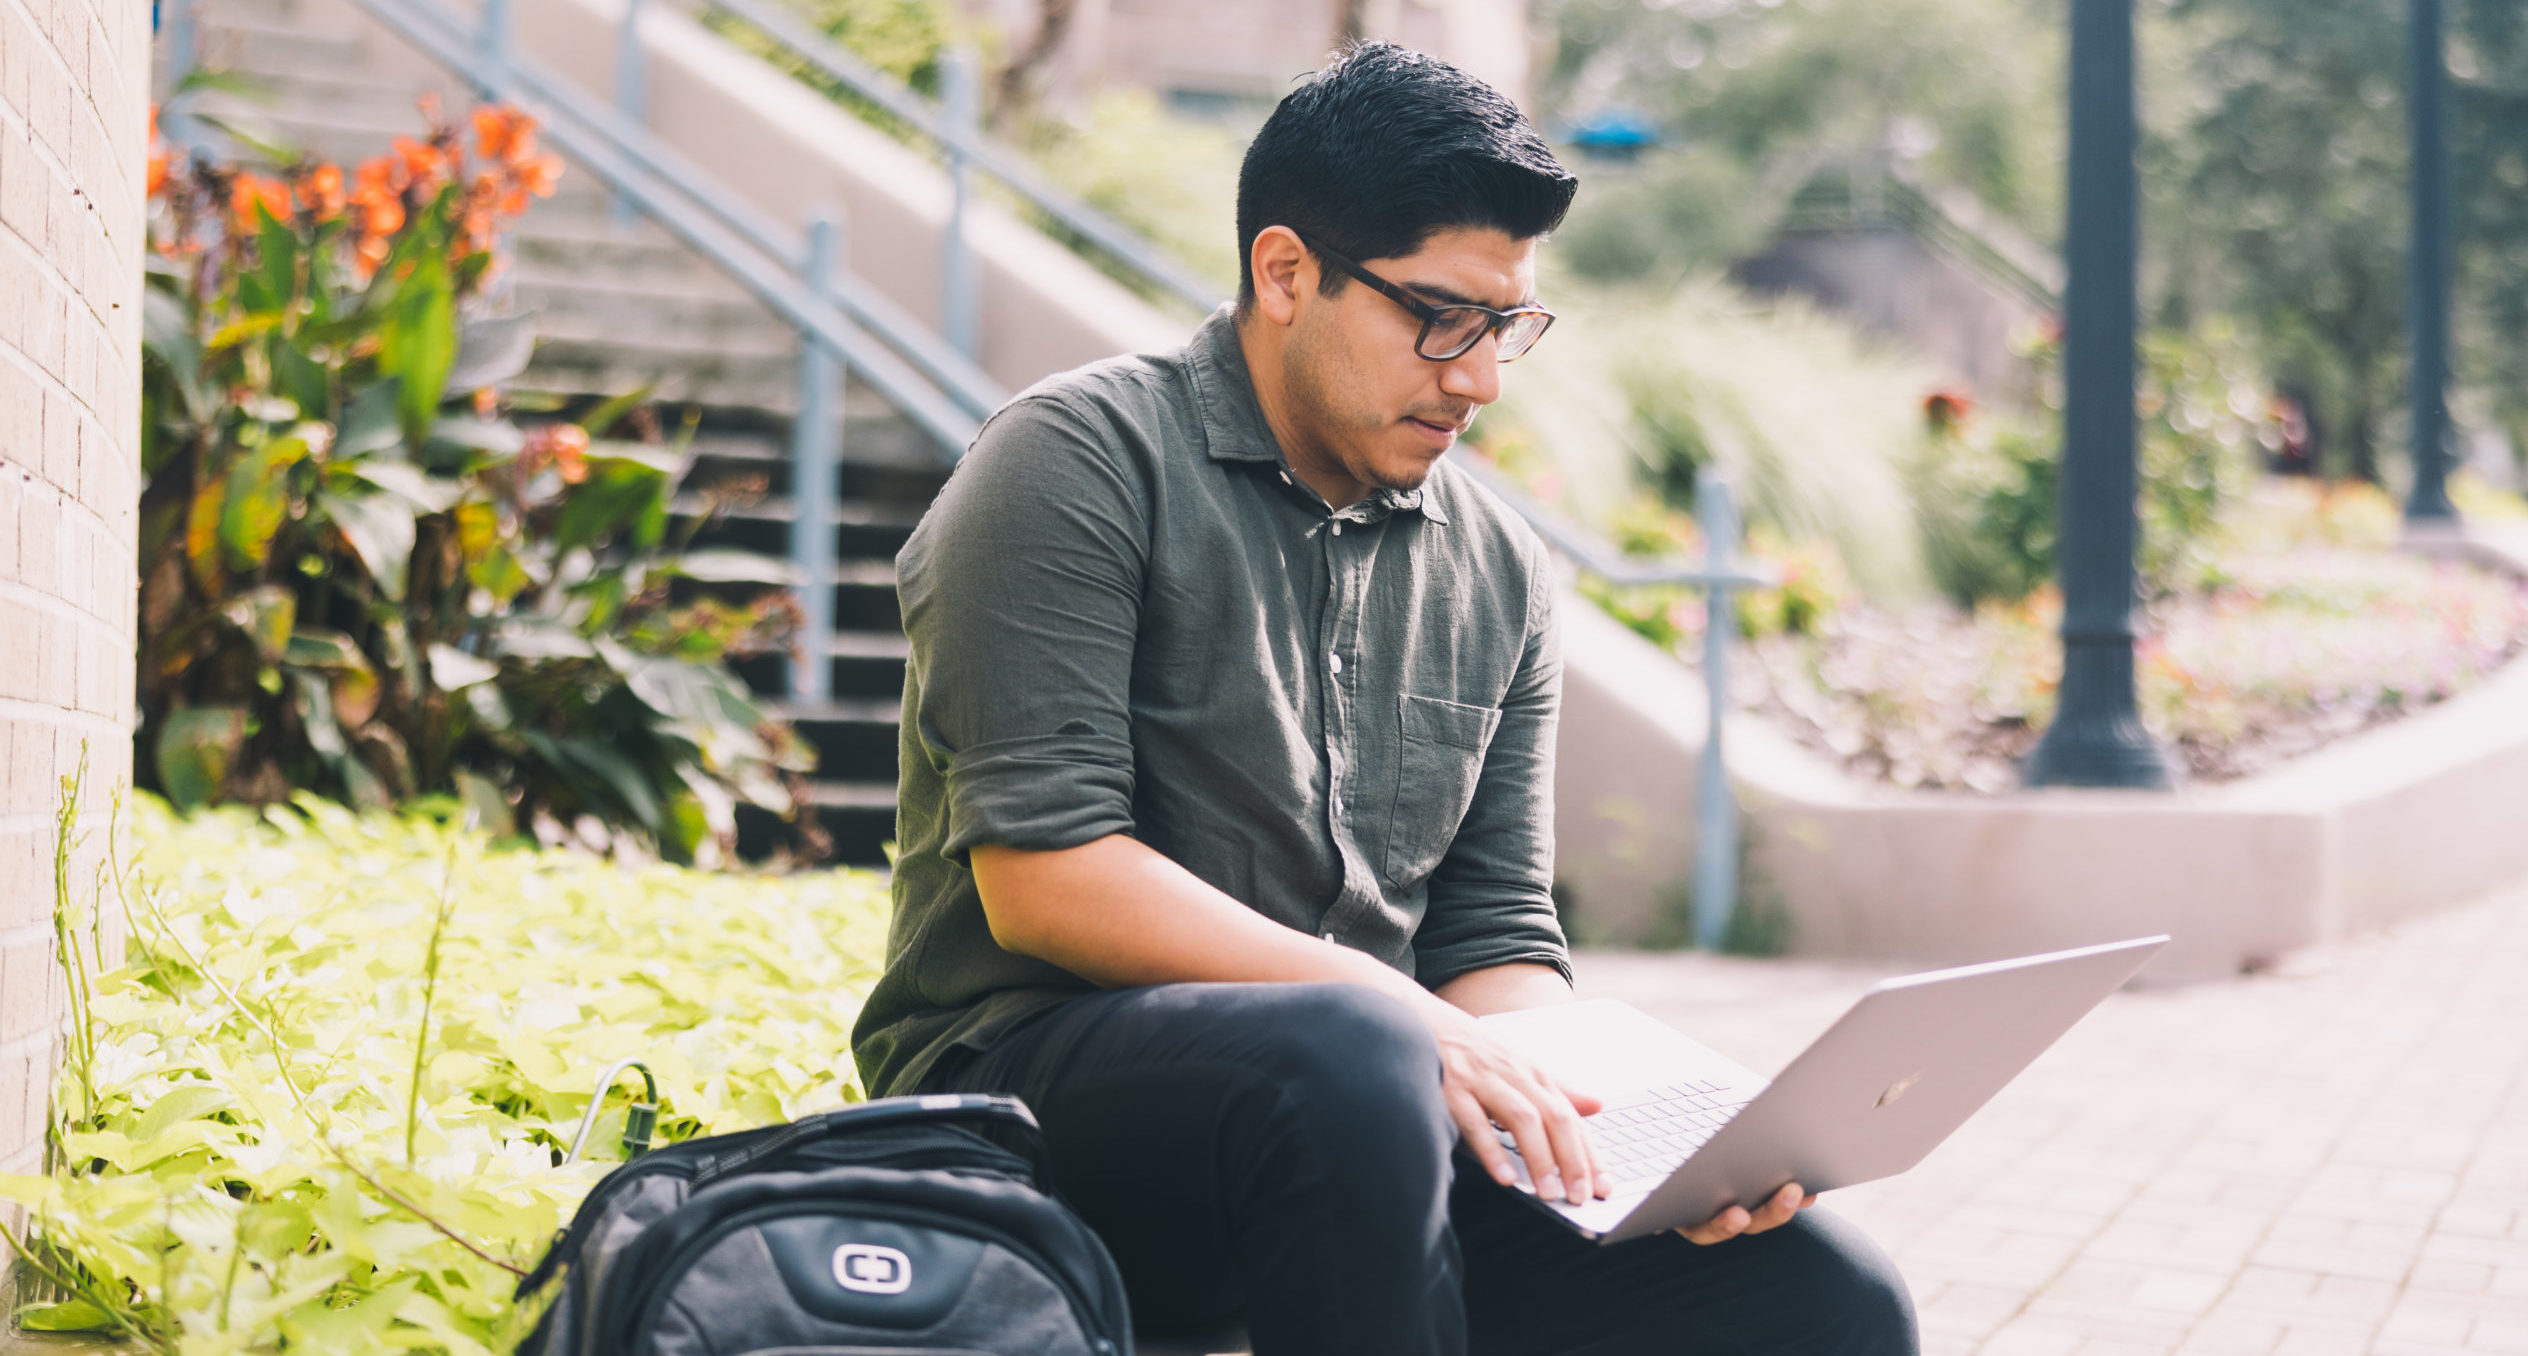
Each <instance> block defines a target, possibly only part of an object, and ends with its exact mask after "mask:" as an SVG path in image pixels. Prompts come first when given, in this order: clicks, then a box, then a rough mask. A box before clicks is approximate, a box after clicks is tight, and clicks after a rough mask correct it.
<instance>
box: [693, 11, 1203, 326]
mask: <svg viewBox="0 0 2528 1356" xmlns="http://www.w3.org/2000/svg"><path fill="white" fill-rule="evenodd" d="M702 5H703V8H705V9H706V10H711V11H716V12H718V13H720V14H723V15H726V16H728V17H730V18H734V19H737V20H740V21H741V22H743V23H745V24H746V26H747V27H749V28H752V29H754V30H755V31H756V32H758V33H760V34H762V35H763V36H765V37H766V38H769V39H771V40H772V41H773V42H774V43H775V44H777V45H778V46H779V47H781V49H782V50H783V51H785V52H787V53H789V54H790V55H791V56H792V57H794V58H796V59H797V60H799V61H800V62H802V63H804V64H805V65H806V66H807V67H808V68H809V69H810V70H813V71H815V72H816V73H817V74H818V75H820V76H823V77H824V78H826V79H828V80H831V81H833V82H834V83H835V84H837V85H839V86H841V87H843V88H844V89H847V90H849V91H851V93H852V94H853V95H854V96H855V97H857V98H860V99H864V100H867V101H868V102H869V104H870V105H871V106H873V107H875V108H877V109H878V110H880V111H881V112H883V113H885V114H886V115H887V116H888V117H891V118H894V119H896V120H897V121H898V122H901V123H903V124H904V125H905V126H907V127H909V128H911V129H913V131H915V132H916V133H918V134H920V135H921V136H922V137H924V138H926V139H928V140H929V141H931V142H932V143H933V144H935V145H937V146H938V147H939V149H940V152H941V154H942V155H943V156H945V157H946V160H947V163H948V168H949V173H950V175H951V177H952V180H953V181H954V182H956V183H958V184H960V185H962V183H963V177H964V175H965V173H966V170H967V168H968V167H969V166H971V167H972V168H975V169H979V170H982V171H983V172H984V173H986V174H988V175H990V176H992V177H993V178H994V179H996V180H999V181H1000V183H1001V184H1002V185H1003V186H1004V187H1006V188H1008V189H1009V190H1010V191H1011V192H1013V193H1015V194H1017V195H1018V196H1019V197H1020V198H1022V199H1024V200H1025V201H1026V202H1027V203H1029V204H1030V205H1032V206H1033V207H1035V209H1036V210H1038V211H1040V212H1042V213H1044V214H1045V216H1046V217H1047V218H1048V219H1049V220H1051V221H1053V222H1055V223H1056V224H1058V225H1060V226H1061V227H1062V229H1064V230H1066V231H1069V232H1071V233H1072V234H1073V235H1076V236H1078V237H1079V238H1080V239H1082V240H1084V241H1086V242H1088V243H1089V244H1090V245H1093V246H1095V247H1096V248H1097V249H1098V251H1099V252H1101V253H1104V254H1106V255H1108V256H1111V257H1112V258H1113V259H1114V260H1115V261H1116V262H1117V263H1120V264H1122V265H1123V266H1124V267H1125V268H1126V269H1128V270H1130V271H1131V272H1132V273H1133V274H1134V275H1135V276H1137V277H1139V278H1141V279H1142V280H1143V281H1145V282H1147V283H1148V284H1149V285H1150V286H1152V287H1153V288H1155V289H1157V290H1158V291H1159V292H1161V293H1163V294H1165V295H1167V296H1171V297H1174V298H1176V299H1177V300H1179V301H1182V302H1184V303H1185V304H1186V305H1188V306H1191V307H1193V308H1194V309H1196V310H1199V311H1209V310H1211V309H1212V308H1213V307H1215V306H1218V305H1219V304H1220V303H1221V302H1222V301H1224V300H1226V298H1225V297H1224V296H1223V295H1222V294H1221V291H1220V289H1219V288H1218V287H1217V286H1215V285H1214V284H1212V283H1210V282H1207V281H1205V280H1204V279H1203V278H1202V277H1201V276H1199V275H1197V274H1195V273H1194V272H1193V271H1191V270H1189V269H1187V268H1186V267H1185V266H1184V265H1183V264H1181V263H1178V262H1177V261H1176V260H1174V259H1171V258H1169V257H1168V256H1167V255H1166V254H1164V253H1162V252H1161V251H1160V250H1158V249H1157V248H1156V247H1155V246H1153V245H1152V244H1151V243H1150V242H1149V241H1148V240H1145V239H1143V238H1142V237H1141V235H1140V234H1139V233H1138V232H1135V231H1134V230H1133V229H1132V228H1131V227H1129V226H1125V225H1123V224H1122V223H1120V222H1118V221H1116V220H1115V219H1114V218H1112V217H1110V216H1107V215H1106V214H1105V213H1103V212H1100V211H1098V210H1097V209H1096V208H1094V207H1091V206H1089V205H1088V204H1087V203H1084V202H1082V201H1080V200H1079V199H1078V198H1077V197H1074V196H1073V195H1072V194H1070V193H1068V192H1066V191H1064V190H1063V189H1061V188H1058V187H1056V186H1055V185H1054V184H1053V182H1052V181H1051V180H1048V179H1047V178H1045V176H1044V175H1043V173H1042V172H1040V171H1039V170H1037V169H1036V167H1035V166H1034V165H1032V164H1029V163H1028V162H1027V159H1026V158H1025V157H1024V156H1022V155H1021V154H1019V153H1018V152H1017V151H1013V150H1011V149H1010V148H1009V147H1007V146H1003V145H1001V144H1000V143H999V142H997V141H994V140H992V139H991V138H990V137H988V136H986V135H984V132H983V129H982V125H981V120H980V118H979V117H978V116H977V114H978V112H979V107H980V100H979V97H978V95H979V91H978V90H977V88H976V71H975V61H974V55H973V53H972V52H971V51H954V52H951V53H950V54H949V58H948V60H947V61H946V62H944V63H943V64H942V67H941V77H942V78H941V85H942V90H941V93H942V95H943V96H944V97H943V98H942V99H941V100H940V101H939V103H937V104H933V103H931V102H930V101H929V100H926V99H924V98H922V97H921V96H920V95H919V94H916V93H914V92H913V90H912V89H911V88H909V87H908V86H906V85H905V84H904V83H903V82H902V81H900V80H897V79H896V78H895V77H893V76H891V75H888V74H887V73H886V72H884V71H882V70H879V69H878V68H877V67H875V66H872V65H870V64H869V63H868V62H866V61H864V60H862V59H861V58H860V57H858V56H857V55H855V54H853V53H852V52H850V51H848V50H846V49H845V48H843V47H842V46H840V45H838V44H837V43H835V42H834V41H833V40H832V39H830V38H828V37H826V36H825V35H824V34H823V33H820V32H818V31H817V30H816V29H815V28H814V27H812V26H811V25H809V24H808V23H807V22H806V21H805V20H802V19H800V18H799V17H798V15H797V14H796V13H795V12H793V11H791V10H788V9H785V8H784V7H782V6H781V5H780V4H778V3H773V2H772V0H702ZM964 196H965V195H964V193H963V191H962V189H960V191H959V194H958V201H959V202H963V201H964ZM962 225H963V222H962V219H961V218H960V217H957V216H952V217H951V218H950V222H949V228H948V232H949V234H948V240H949V244H950V246H951V250H950V254H951V257H952V258H953V257H954V255H955V253H956V252H957V247H958V246H959V244H960V242H961V240H962V235H961V231H962ZM952 314H953V312H952ZM955 323H956V322H954V321H952V322H951V330H952V332H953V330H954V326H955Z"/></svg>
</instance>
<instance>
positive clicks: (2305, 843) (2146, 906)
mask: <svg viewBox="0 0 2528 1356" xmlns="http://www.w3.org/2000/svg"><path fill="white" fill-rule="evenodd" d="M1563 607H1564V612H1563V617H1564V629H1565V635H1566V651H1567V663H1568V666H1569V677H1568V678H1567V680H1566V689H1565V696H1564V701H1565V713H1564V730H1563V744H1562V749H1561V756H1560V762H1559V768H1558V772H1557V776H1556V794H1555V799H1556V802H1557V813H1558V814H1559V816H1560V835H1559V855H1560V874H1561V877H1562V880H1563V882H1564V886H1565V889H1566V891H1567V893H1568V894H1569V896H1570V898H1571V901H1572V914H1573V916H1574V919H1575V921H1576V922H1577V923H1578V924H1579V926H1580V930H1581V931H1582V932H1583V934H1584V935H1588V936H1592V937H1595V938H1598V939H1602V940H1608V941H1618V942H1622V941H1635V942H1638V941H1645V940H1663V939H1665V938H1668V937H1672V936H1673V935H1674V934H1675V932H1676V926H1675V923H1674V920H1673V911H1674V910H1676V909H1678V908H1680V907H1682V905H1683V897H1682V893H1681V890H1680V889H1679V887H1678V884H1677V883H1679V882H1682V881H1684V880H1686V879H1687V878H1688V876H1689V875H1690V872H1691V864H1692V860H1693V847H1694V845H1693V828H1692V826H1693V800H1692V767H1693V759H1694V757H1695V755H1696V753H1697V752H1698V751H1699V750H1700V748H1701V746H1702V741H1703V721H1702V718H1701V714H1700V713H1701V710H1702V703H1703V691H1702V684H1701V682H1700V680H1699V679H1698V678H1697V677H1696V675H1695V674H1694V673H1693V672H1692V671H1690V670H1688V669H1686V668H1685V667H1684V666H1682V665H1680V664H1678V663H1676V662H1675V661H1673V660H1671V659H1670V658H1668V656H1667V655H1665V654H1664V653H1662V652H1661V651H1660V650H1659V649H1658V648H1657V647H1656V646H1653V645H1651V644H1650V643H1649V642H1648V641H1646V640H1643V639H1642V638H1640V637H1639V636H1637V635H1635V634H1633V633H1632V632H1630V631H1628V630H1626V629H1625V628H1624V627H1622V626H1621V625H1619V624H1617V623H1616V622H1614V621H1613V620H1611V619H1609V618H1608V617H1607V616H1606V615H1605V614H1603V613H1602V612H1600V611H1598V609H1597V608H1596V607H1594V606H1592V605H1591V604H1589V603H1588V602H1586V601H1585V600H1583V599H1580V598H1578V597H1576V596H1570V595H1566V597H1565V598H1564V600H1563ZM1728 738H1729V741H1730V744H1729V753H1730V763H1731V769H1732V772H1733V775H1734V778H1735V781H1736V784H1737V787H1738V791H1739V795H1740V797H1741V800H1742V802H1743V803H1744V805H1745V806H1746V809H1747V817H1748V845H1747V868H1746V869H1747V878H1748V887H1747V890H1746V894H1745V898H1746V899H1747V900H1748V901H1750V902H1751V903H1752V905H1753V906H1754V907H1759V908H1778V909H1781V910H1784V911H1786V912H1787V914H1788V915H1789V922H1790V925H1791V932H1792V943H1791V945H1792V949H1793V950H1795V951H1798V952H1804V953H1814V954H1822V955H1839V956H1856V957H1871V958H1883V959H1895V960H1905V961H1919V962H1925V963H1943V962H1955V961H1967V960H1980V959H1990V958H1993V957H1998V956H2006V955H2012V954H2017V953H2022V952H2029V951H2040V950H2047V949H2051V948H2056V947H2068V946H2078V945H2084V944H2087V943H2091V942H2098V941H2106V940H2111V939H2114V938H2118V937H2128V936H2133V935H2137V934H2142V933H2150V932H2167V933H2169V934H2171V935H2172V937H2173V938H2174V941H2173V942H2172V944H2171V945H2170V946H2169V948H2168V950H2167V951H2165V952H2163V953H2162V954H2161V956H2160V958H2159V959H2158V960H2157V961H2155V962H2153V964H2152V966H2151V969H2150V971H2149V972H2148V974H2149V976H2150V977H2151V978H2152V979H2155V980H2161V981H2169V980H2184V979H2203V978H2213V977H2217V976H2220V975H2225V974H2234V973H2237V972H2238V971H2239V970H2240V969H2242V968H2253V967H2256V966H2260V965H2264V964H2267V963H2270V962H2271V961H2273V960H2275V959H2276V958H2278V957H2279V956H2281V955H2282V954H2284V953H2286V952H2288V951H2290V950H2292V949H2294V948H2297V947H2303V946H2307V945H2310V944H2312V943H2316V942H2322V941H2326V940H2328V939H2330V938H2335V937H2340V936H2343V935H2345V934H2347V933H2350V932H2354V931H2358V930H2361V929H2365V928H2372V927H2377V926H2380V925H2382V924H2385V923H2389V922H2393V921H2395V920H2396V919H2398V918H2401V917H2405V916H2407V915H2410V914H2413V913H2415V912H2418V911H2421V910H2426V909H2431V908H2436V907H2439V906H2442V905H2446V904H2452V903H2457V902H2460V901H2463V900H2466V899H2469V898H2471V897H2474V896H2476V895H2479V894H2481V893H2483V892H2484V891H2486V890H2489V889H2492V888H2494V887H2496V886H2498V885H2500V884H2502V883H2503V882H2505V881H2508V880H2511V879H2514V878H2516V877H2518V876H2520V875H2522V874H2528V832H2523V831H2522V829H2521V828H2520V827H2519V825H2518V824H2517V822H2516V821H2517V819H2518V816H2519V815H2520V813H2521V809H2522V807H2528V664H2513V665H2512V666H2510V667H2509V668H2507V669H2505V670H2504V671H2503V672H2501V673H2500V674H2498V675H2496V676H2495V678H2494V679H2493V680H2492V681H2491V682H2489V683H2487V684H2485V685H2484V686H2482V687H2480V688H2478V689H2476V690H2474V691H2472V692H2468V693H2466V694H2464V695H2462V696H2460V697H2458V698H2456V699H2455V700H2453V701H2450V702H2447V703H2445V704H2443V705H2441V706H2438V707H2435V708H2433V709H2431V710H2429V711H2425V712H2422V713H2420V714H2418V715H2415V716H2412V717H2409V718H2407V719H2405V720H2402V721H2399V722H2397V723H2395V724H2392V725H2388V726H2383V727H2381V728H2379V729H2377V730H2373V731H2370V732H2368V733H2366V734H2363V735H2359V736H2356V737H2354V738H2351V739H2347V740H2344V741H2343V742H2341V743H2339V744H2336V745H2333V746H2331V747H2329V748H2327V749H2324V750H2321V751H2320V752H2318V753H2316V754H2314V755H2312V756H2310V757H2308V758H2304V759H2300V760H2297V761H2295V762H2293V763H2291V764H2289V765H2288V766H2285V767H2282V768H2279V769H2276V770H2274V771H2272V772H2270V773H2267V774H2265V775H2262V776H2258V777H2253V778H2249V779H2247V780H2245V781H2241V782H2235V783H2231V784H2228V785H2224V786H2220V787H2212V788H2204V789H2197V790H2187V791H2181V792H2177V793H2174V794H2155V793H2147V792H2084V791H2046V792H2027V793H2017V794H2009V795H2000V796H1980V795H1970V794H1963V793H1944V792H1902V791H1895V790H1890V789H1887V788H1883V787H1878V786H1865V785H1862V784H1860V783H1858V782H1855V781H1853V780H1852V779H1850V778H1848V777H1845V776H1844V775H1843V774H1842V773H1841V772H1840V771H1839V770H1837V769H1835V768H1833V767H1831V766H1828V765H1827V764H1826V763H1825V762H1824V761H1823V760H1821V759H1819V758H1817V757H1816V756H1815V755H1813V754H1811V753H1809V752H1808V751H1807V750H1805V749H1803V748H1800V747H1798V746H1795V745H1793V744H1792V743H1791V742H1790V741H1789V740H1788V739H1787V738H1786V737H1784V736H1783V735H1781V734H1779V733H1777V732H1775V731H1774V730H1772V729H1770V728H1769V727H1766V726H1764V725H1763V724H1761V723H1760V722H1757V721H1754V720H1741V721H1733V722H1732V723H1731V725H1730V727H1729V730H1728Z"/></svg>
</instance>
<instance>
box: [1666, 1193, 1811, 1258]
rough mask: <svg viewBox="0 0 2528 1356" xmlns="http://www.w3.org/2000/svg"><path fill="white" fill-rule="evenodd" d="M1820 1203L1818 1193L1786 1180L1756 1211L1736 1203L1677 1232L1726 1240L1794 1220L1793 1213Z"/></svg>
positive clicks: (1709, 1240)
mask: <svg viewBox="0 0 2528 1356" xmlns="http://www.w3.org/2000/svg"><path fill="white" fill-rule="evenodd" d="M1816 1203H1817V1197H1816V1194H1815V1193H1813V1192H1804V1191H1801V1190H1800V1189H1799V1183H1797V1182H1786V1183H1784V1184H1783V1186H1782V1189H1781V1190H1780V1191H1777V1192H1774V1193H1773V1199H1771V1200H1769V1201H1766V1202H1765V1203H1764V1204H1762V1205H1760V1206H1757V1207H1756V1208H1755V1209H1754V1210H1753V1211H1750V1210H1748V1209H1747V1207H1745V1206H1743V1205H1733V1206H1731V1207H1729V1208H1728V1209H1726V1210H1723V1211H1721V1212H1720V1213H1719V1214H1717V1215H1714V1216H1712V1217H1711V1218H1710V1219H1707V1220H1705V1221H1703V1222H1702V1223H1700V1224H1697V1225H1695V1226H1694V1227H1693V1228H1690V1229H1679V1230H1677V1232H1678V1233H1679V1234H1682V1235H1684V1236H1685V1237H1686V1238H1687V1239H1688V1240H1690V1241H1692V1242H1696V1243H1703V1244H1712V1243H1726V1242H1728V1241H1729V1240H1731V1239H1733V1238H1736V1237H1738V1236H1739V1235H1740V1234H1760V1233H1763V1232H1764V1231H1765V1230H1767V1229H1776V1228H1780V1227H1781V1226H1782V1225H1785V1224H1788V1223H1790V1222H1791V1216H1793V1215H1796V1214H1798V1213H1799V1212H1800V1211H1802V1210H1805V1209H1807V1208H1808V1207H1810V1206H1812V1205H1815V1204H1816Z"/></svg>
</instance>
